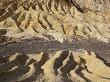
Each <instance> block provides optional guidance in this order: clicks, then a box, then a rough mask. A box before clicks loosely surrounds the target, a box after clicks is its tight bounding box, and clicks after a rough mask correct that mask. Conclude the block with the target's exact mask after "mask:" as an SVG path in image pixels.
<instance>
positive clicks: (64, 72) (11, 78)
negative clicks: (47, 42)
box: [0, 49, 110, 82]
mask: <svg viewBox="0 0 110 82" xmlns="http://www.w3.org/2000/svg"><path fill="white" fill-rule="evenodd" d="M28 55H29V54H28ZM28 55H26V54H23V53H16V54H15V55H11V56H4V57H0V77H1V78H0V81H1V82H2V81H3V82H109V81H110V67H108V65H107V64H106V63H104V61H103V60H101V59H100V58H99V57H98V56H97V55H96V54H95V53H94V52H90V51H86V50H82V49H79V50H76V51H74V52H73V51H70V50H60V51H57V52H56V53H55V54H53V56H52V57H51V58H50V55H49V54H48V53H47V52H41V53H40V54H35V55H29V56H28Z"/></svg>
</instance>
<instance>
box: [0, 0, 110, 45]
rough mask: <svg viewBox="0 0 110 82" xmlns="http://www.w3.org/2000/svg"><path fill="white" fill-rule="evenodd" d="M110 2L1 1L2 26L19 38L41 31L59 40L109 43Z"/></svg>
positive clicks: (99, 0)
mask: <svg viewBox="0 0 110 82" xmlns="http://www.w3.org/2000/svg"><path fill="white" fill-rule="evenodd" d="M109 3H110V1H109V0H105V1H104V0H83V1H81V0H67V1H65V0H58V1H57V0H38V1H37V0H32V1H31V0H27V1H26V0H9V1H1V9H0V12H1V14H0V21H1V22H0V28H3V29H6V30H7V34H6V36H8V37H14V38H19V39H23V38H31V37H33V36H36V37H41V36H39V35H38V34H41V35H42V36H43V37H41V38H44V39H45V38H46V36H45V35H48V36H50V37H52V38H53V40H58V41H60V42H63V41H65V40H67V41H72V40H73V39H74V38H77V39H78V40H79V37H83V38H86V39H87V38H96V39H97V40H99V41H103V42H107V43H108V42H109V38H110V31H109V26H110V25H109V20H110V15H109V10H110V6H109ZM47 38H48V37H47ZM48 40H51V39H50V38H48Z"/></svg>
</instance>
